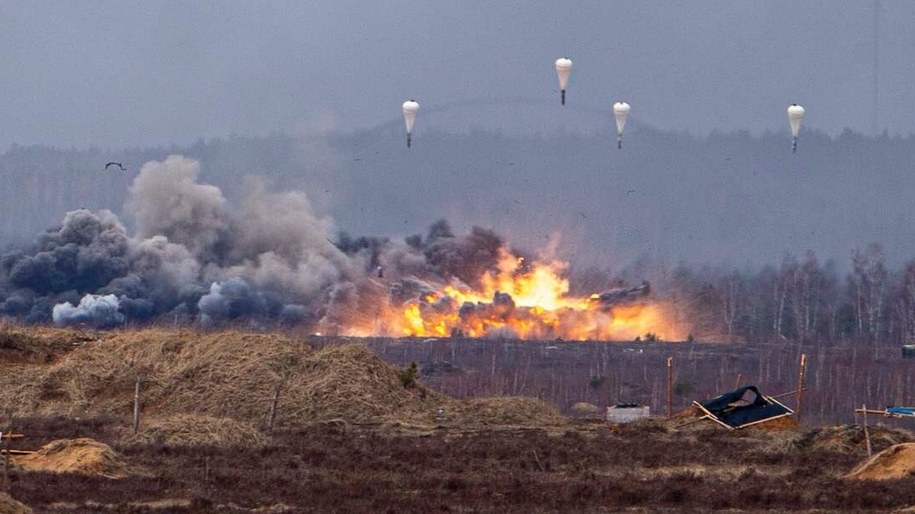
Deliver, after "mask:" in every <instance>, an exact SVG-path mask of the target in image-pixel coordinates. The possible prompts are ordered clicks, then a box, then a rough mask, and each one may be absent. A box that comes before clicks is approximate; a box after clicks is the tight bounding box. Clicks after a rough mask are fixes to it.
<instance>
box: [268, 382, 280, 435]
mask: <svg viewBox="0 0 915 514" xmlns="http://www.w3.org/2000/svg"><path fill="white" fill-rule="evenodd" d="M280 385H281V384H277V385H276V389H274V390H273V402H271V403H270V417H269V418H267V430H269V431H271V432H272V431H273V421H274V420H275V419H276V404H277V403H278V402H279V400H280Z"/></svg>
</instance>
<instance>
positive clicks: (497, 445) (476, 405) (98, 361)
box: [0, 330, 915, 513]
mask: <svg viewBox="0 0 915 514" xmlns="http://www.w3.org/2000/svg"><path fill="white" fill-rule="evenodd" d="M0 332H2V330H0ZM27 336H28V338H32V339H27V338H23V337H19V336H15V335H9V334H7V335H2V334H0V341H6V342H5V343H3V344H0V363H2V362H4V361H3V359H4V358H6V357H8V359H7V362H9V363H11V365H10V366H9V367H8V368H7V369H6V370H5V374H4V375H3V377H2V381H3V383H4V384H5V387H6V390H5V391H4V392H3V393H2V394H0V397H2V399H3V401H4V402H6V405H4V406H2V410H3V412H4V415H3V418H2V419H0V425H3V426H2V427H0V428H3V429H4V431H7V430H10V429H12V430H13V431H15V432H17V433H23V434H26V437H25V438H22V439H14V440H12V441H11V442H10V443H9V445H10V448H13V449H29V450H38V452H37V453H34V454H30V455H25V456H15V457H14V458H13V459H12V461H11V466H10V467H9V470H8V475H9V481H8V483H6V484H5V486H6V489H7V492H8V493H9V495H10V497H11V498H12V499H13V500H15V501H18V502H21V503H22V504H24V505H25V506H27V507H28V508H31V509H32V511H33V512H36V513H42V512H51V513H57V512H68V513H99V512H132V513H146V512H157V513H159V512H177V513H183V512H188V513H190V512H233V513H234V512H277V513H279V512H398V513H400V512H408V513H409V512H424V513H425V512H484V513H486V512H493V513H495V512H500V513H502V512H526V513H541V512H595V513H596V512H709V511H721V510H724V511H728V512H772V511H777V512H835V511H855V512H866V511H872V512H888V511H894V510H898V511H902V510H904V509H908V508H911V507H913V506H915V487H913V486H915V479H913V477H912V475H911V473H910V471H909V470H910V469H911V467H909V464H908V463H909V462H910V461H911V460H913V459H912V457H910V456H908V454H909V453H910V448H909V446H908V445H906V444H905V443H912V442H915V434H913V433H912V432H909V431H907V430H900V429H896V428H889V427H883V426H879V425H872V426H871V427H870V437H871V443H872V445H873V450H874V452H875V453H877V452H881V451H884V450H887V453H886V454H882V455H883V456H882V457H881V456H880V455H877V456H875V457H874V459H872V460H871V461H870V462H871V463H870V464H868V463H866V462H865V461H866V460H867V459H866V441H865V438H864V435H863V430H862V429H861V427H859V426H856V425H840V426H828V427H812V426H804V425H802V424H798V423H795V422H793V420H788V419H783V420H779V422H778V423H775V424H773V425H771V426H768V427H767V426H766V425H760V426H759V427H756V428H751V429H746V430H740V431H728V430H725V429H723V428H722V427H720V426H718V425H716V424H714V423H711V422H699V423H691V424H686V423H687V422H688V421H690V419H691V415H692V414H691V413H690V412H684V413H681V414H680V415H679V416H677V417H674V418H673V419H670V420H667V419H663V418H650V419H646V420H640V421H637V422H634V423H630V424H627V425H611V424H607V423H605V422H602V421H600V420H594V419H574V420H573V419H567V418H564V417H562V416H560V415H559V414H558V412H557V411H556V409H555V408H553V407H552V406H550V405H548V404H546V403H544V402H542V401H540V400H537V399H532V398H513V397H503V398H474V399H470V400H457V399H454V398H450V397H446V396H445V395H443V394H441V393H438V392H436V391H432V390H427V389H425V388H423V387H422V384H416V385H407V384H406V382H405V381H404V380H403V377H402V376H401V374H400V373H399V370H397V369H395V368H392V367H390V366H388V365H387V364H385V363H384V362H383V361H381V360H379V359H377V357H376V356H375V355H374V354H372V352H371V351H367V350H366V349H365V348H360V347H350V346H341V347H336V348H319V349H315V348H310V347H307V345H302V344H301V343H300V342H296V341H289V340H286V339H284V338H281V337H275V336H265V337H254V336H250V335H245V334H237V333H210V334H205V335H202V336H200V335H195V334H193V333H168V332H140V333H126V334H124V335H119V334H117V333H109V334H99V335H92V334H89V335H85V334H80V335H79V337H76V336H75V335H74V334H73V333H70V332H67V331H63V332H60V333H55V332H53V331H51V332H48V331H42V332H41V333H37V334H27ZM4 337H5V339H4ZM33 345H34V348H33ZM4 348H6V350H4ZM268 350H269V351H268ZM13 363H14V364H15V366H13V365H12V364H13ZM214 363H216V364H214ZM138 369H142V370H144V372H146V373H147V376H148V377H149V382H148V385H145V387H146V388H145V389H144V391H145V392H147V393H148V394H149V401H148V403H146V404H144V410H143V418H142V420H143V422H142V423H141V429H140V432H139V433H138V434H134V433H133V430H132V420H131V416H130V413H131V412H132V409H131V406H132V402H131V399H132V393H133V387H132V386H133V385H134V380H132V377H134V376H135V375H134V374H135V373H136V372H137V370H138ZM259 374H260V375H259ZM259 376H260V377H262V378H261V379H259ZM237 377H240V378H238V379H239V380H241V381H242V384H241V385H239V384H235V383H233V380H235V379H236V378H237ZM261 382H266V383H261ZM292 382H295V383H292ZM407 382H409V381H407ZM246 389H247V390H249V392H251V391H253V393H254V394H255V395H256V401H255V402H250V401H248V399H249V398H250V396H251V395H250V394H247V393H246ZM276 391H280V393H279V395H278V396H277V394H276ZM334 391H338V392H339V395H335V394H334ZM274 397H276V398H278V400H277V402H276V404H277V405H278V407H277V409H278V411H279V412H277V413H274V414H275V416H271V414H270V412H271V410H273V409H272V407H271V399H272V398H274ZM16 401H20V402H28V403H27V404H28V405H29V406H31V411H32V413H31V414H30V412H29V409H26V408H23V407H22V405H23V404H22V403H19V404H15V402H16ZM245 401H248V403H246V404H244V405H241V402H245ZM233 402H234V404H235V405H233ZM74 404H75V405H77V406H76V407H74ZM588 410H589V411H593V409H588ZM271 419H273V420H274V421H275V424H274V425H273V427H272V429H271V428H270V423H269V420H271ZM907 459H908V460H907ZM874 462H877V463H878V464H876V465H875V464H873V463H874ZM879 463H883V464H882V465H881V464H879ZM887 463H889V464H887ZM861 469H866V470H868V471H866V472H862V471H860V470H861ZM900 469H902V470H903V471H901V472H900V471H899V470H900ZM865 475H866V476H865ZM874 477H876V478H881V479H880V480H869V479H865V480H860V479H858V478H874ZM17 508H18V507H17Z"/></svg>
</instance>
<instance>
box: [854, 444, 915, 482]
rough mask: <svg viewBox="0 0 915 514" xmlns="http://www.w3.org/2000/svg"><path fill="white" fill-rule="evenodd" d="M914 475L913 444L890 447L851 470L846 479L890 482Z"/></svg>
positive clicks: (914, 453)
mask: <svg viewBox="0 0 915 514" xmlns="http://www.w3.org/2000/svg"><path fill="white" fill-rule="evenodd" d="M913 475H915V443H903V444H897V445H894V446H890V447H889V448H887V449H885V450H883V451H882V452H880V453H878V454H877V455H874V456H873V457H871V458H869V459H867V460H866V461H864V462H863V463H861V464H860V465H858V467H856V468H855V469H853V470H852V471H851V473H849V474H848V475H846V478H852V479H856V480H890V479H894V478H906V477H911V476H913Z"/></svg>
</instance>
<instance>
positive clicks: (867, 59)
mask: <svg viewBox="0 0 915 514" xmlns="http://www.w3.org/2000/svg"><path fill="white" fill-rule="evenodd" d="M878 8H879V9H878ZM877 13H879V16H878V18H877V19H875V14H877ZM913 21H915V2H907V1H888V0H882V1H881V2H879V4H877V3H875V2H860V1H834V0H833V1H806V2H788V1H773V2H735V1H721V2H709V1H703V2H689V3H686V4H684V3H680V2H646V1H637V2H636V1H633V2H575V3H570V4H562V5H560V4H556V3H554V2H496V3H491V2H456V3H444V2H396V1H395V2H368V1H366V2H343V1H336V2H309V3H302V2H286V3H282V2H269V3H268V2H202V1H194V2H178V1H176V2H128V3H124V2H80V3H70V2H10V1H2V0H0V120H2V122H0V148H2V149H9V151H6V153H4V154H3V155H0V186H2V187H0V214H2V218H0V229H2V232H0V240H2V241H0V242H2V243H3V244H5V245H7V246H8V245H9V242H10V241H15V244H20V243H21V242H22V241H24V240H26V239H29V238H31V235H32V234H34V233H36V232H38V231H40V230H43V229H44V228H46V227H48V226H50V225H53V224H57V223H60V220H62V219H63V216H64V214H65V213H66V212H67V211H69V210H72V209H75V208H78V207H87V208H90V209H96V210H97V209H103V208H106V209H111V210H113V211H114V212H116V213H117V214H119V215H121V216H122V218H123V219H124V223H125V224H127V225H128V227H130V226H131V224H132V223H133V222H134V220H132V219H131V217H130V216H129V215H125V211H124V210H123V201H124V198H125V191H126V188H127V187H128V186H129V185H130V183H131V182H132V180H133V178H134V176H135V175H133V173H135V172H136V171H137V170H139V168H140V166H141V165H143V164H144V163H145V162H146V161H148V160H162V159H165V158H166V157H167V156H168V155H169V154H171V153H180V154H185V155H187V156H189V157H191V158H194V159H198V160H199V161H200V165H201V166H200V167H201V179H202V180H204V181H206V182H208V183H212V184H215V185H217V186H219V187H220V188H222V190H223V191H225V193H226V195H227V198H229V199H230V200H238V199H239V198H240V197H241V196H242V192H241V191H240V187H241V186H240V184H242V183H243V177H244V176H245V175H251V174H253V175H263V176H266V177H268V178H269V179H270V181H271V182H272V184H273V185H274V186H275V187H277V188H288V189H295V190H300V191H303V192H305V193H306V194H307V195H308V197H309V199H310V201H311V202H312V204H313V205H314V206H315V209H316V210H317V211H318V214H319V215H329V216H332V217H333V218H334V219H335V220H336V223H337V227H338V228H339V229H341V230H345V231H347V232H350V233H352V234H355V235H380V236H389V237H392V238H399V237H402V236H406V235H410V234H415V233H420V232H423V231H424V230H425V229H426V227H427V226H428V225H429V223H431V222H433V221H435V220H436V219H439V218H441V217H446V218H448V220H449V221H450V222H451V223H452V225H453V226H454V227H455V229H456V230H458V231H465V230H469V228H470V227H471V225H480V226H483V227H487V228H492V229H493V230H495V231H496V232H498V233H500V234H502V235H504V236H505V238H506V239H507V240H509V241H510V242H513V243H517V244H520V245H524V246H525V247H527V248H528V249H536V248H537V247H538V246H540V245H544V244H547V243H548V242H549V241H550V240H551V239H550V238H555V237H556V236H557V235H559V234H561V241H562V243H563V245H562V246H561V247H560V249H561V250H562V253H563V256H565V257H570V258H574V259H580V260H581V261H583V262H586V263H598V264H608V265H611V264H612V265H614V266H617V265H624V264H626V263H627V262H632V261H634V260H636V259H638V258H639V257H640V256H645V255H648V256H654V257H661V258H663V259H666V260H668V262H671V261H677V260H679V259H687V260H689V261H692V262H700V263H701V262H707V263H711V264H720V263H722V262H727V263H732V264H734V265H742V264H743V263H745V262H751V263H754V264H765V263H778V262H779V261H780V259H781V256H782V255H783V254H784V253H785V252H793V253H795V254H798V255H800V254H803V252H804V251H805V250H807V249H813V250H816V251H817V252H818V253H819V255H820V256H821V257H822V258H823V259H829V258H831V259H836V260H838V261H839V263H840V265H845V264H847V262H848V256H849V252H850V251H851V250H852V249H853V248H856V247H863V246H865V245H867V244H868V243H870V242H873V241H876V242H880V243H882V244H884V245H886V248H887V253H888V258H889V259H890V261H891V262H893V263H900V262H903V261H905V260H907V259H910V258H912V257H913V256H915V210H913V208H912V206H911V205H912V202H911V201H910V195H909V193H908V192H909V191H912V190H913V188H915V178H913V177H915V173H913V171H915V170H913V169H912V168H913V165H912V162H913V159H912V156H913V154H915V137H913V136H912V134H913V132H915V102H913V101H912V98H911V84H912V83H915V59H913V58H912V57H911V51H912V49H913V48H915V31H912V30H911V27H912V26H913ZM878 27H879V31H876V29H877V28H878ZM875 51H876V53H875ZM559 56H570V57H571V58H573V59H574V63H575V65H574V70H573V72H572V77H571V81H570V86H569V99H568V105H566V106H565V107H561V106H560V105H559V93H558V91H557V80H556V74H555V70H554V68H553V63H554V61H555V59H556V58H557V57H559ZM875 71H877V72H878V74H877V75H875V74H874V73H875ZM875 79H877V80H876V81H875ZM875 86H877V88H876V89H875ZM875 93H877V94H876V97H875ZM407 98H416V99H417V100H419V102H420V104H421V106H422V107H421V110H420V113H419V118H418V121H417V124H416V128H415V137H414V141H415V143H416V144H415V146H414V148H413V149H412V150H411V151H409V152H408V151H407V150H406V148H405V147H404V140H403V120H402V118H401V113H400V105H401V103H402V101H403V100H405V99H407ZM616 100H626V101H628V102H629V103H630V104H632V114H631V115H630V119H629V124H628V125H627V133H626V143H625V148H624V149H623V150H622V151H617V150H616V148H615V145H614V141H613V136H612V130H613V129H612V123H613V122H612V115H611V113H610V106H611V105H612V103H613V102H614V101H616ZM791 102H798V103H801V104H803V105H804V107H805V108H806V109H807V116H806V118H805V120H804V128H803V130H802V133H801V138H800V147H799V150H798V154H797V155H792V154H791V153H790V149H789V148H790V137H789V135H788V123H787V119H786V115H785V108H786V106H787V105H788V104H789V103H791ZM875 106H876V108H877V109H876V110H875ZM875 134H879V136H876V135H875ZM235 136H240V137H235ZM15 145H19V146H15ZM33 145H38V146H33ZM23 147H25V148H23ZM61 149H63V150H61ZM108 160H118V161H123V162H124V163H125V165H126V166H127V167H128V168H129V170H130V172H128V173H127V174H119V175H111V174H110V173H109V174H102V173H100V172H101V171H102V170H101V168H102V167H103V163H105V162H107V161H108Z"/></svg>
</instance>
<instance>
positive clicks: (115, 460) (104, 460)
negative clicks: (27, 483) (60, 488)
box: [12, 438, 130, 478]
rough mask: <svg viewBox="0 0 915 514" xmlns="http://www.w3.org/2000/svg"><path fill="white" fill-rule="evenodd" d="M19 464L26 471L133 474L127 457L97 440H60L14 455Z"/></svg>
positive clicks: (106, 475) (15, 463) (108, 475)
mask: <svg viewBox="0 0 915 514" xmlns="http://www.w3.org/2000/svg"><path fill="white" fill-rule="evenodd" d="M12 462H13V464H14V465H15V466H17V467H19V468H21V469H23V470H25V471H52V472H55V473H81V474H84V475H97V476H103V477H107V478H123V477H126V476H127V475H128V474H129V473H130V469H129V467H128V466H127V464H126V463H125V462H124V459H123V458H121V456H120V455H118V453H117V452H115V451H114V450H112V449H111V447H110V446H108V445H107V444H103V443H100V442H98V441H95V440H93V439H88V438H80V439H59V440H57V441H51V442H50V443H48V444H46V445H44V446H42V447H41V449H40V450H38V451H37V452H36V453H32V454H29V455H16V456H13V457H12Z"/></svg>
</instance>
